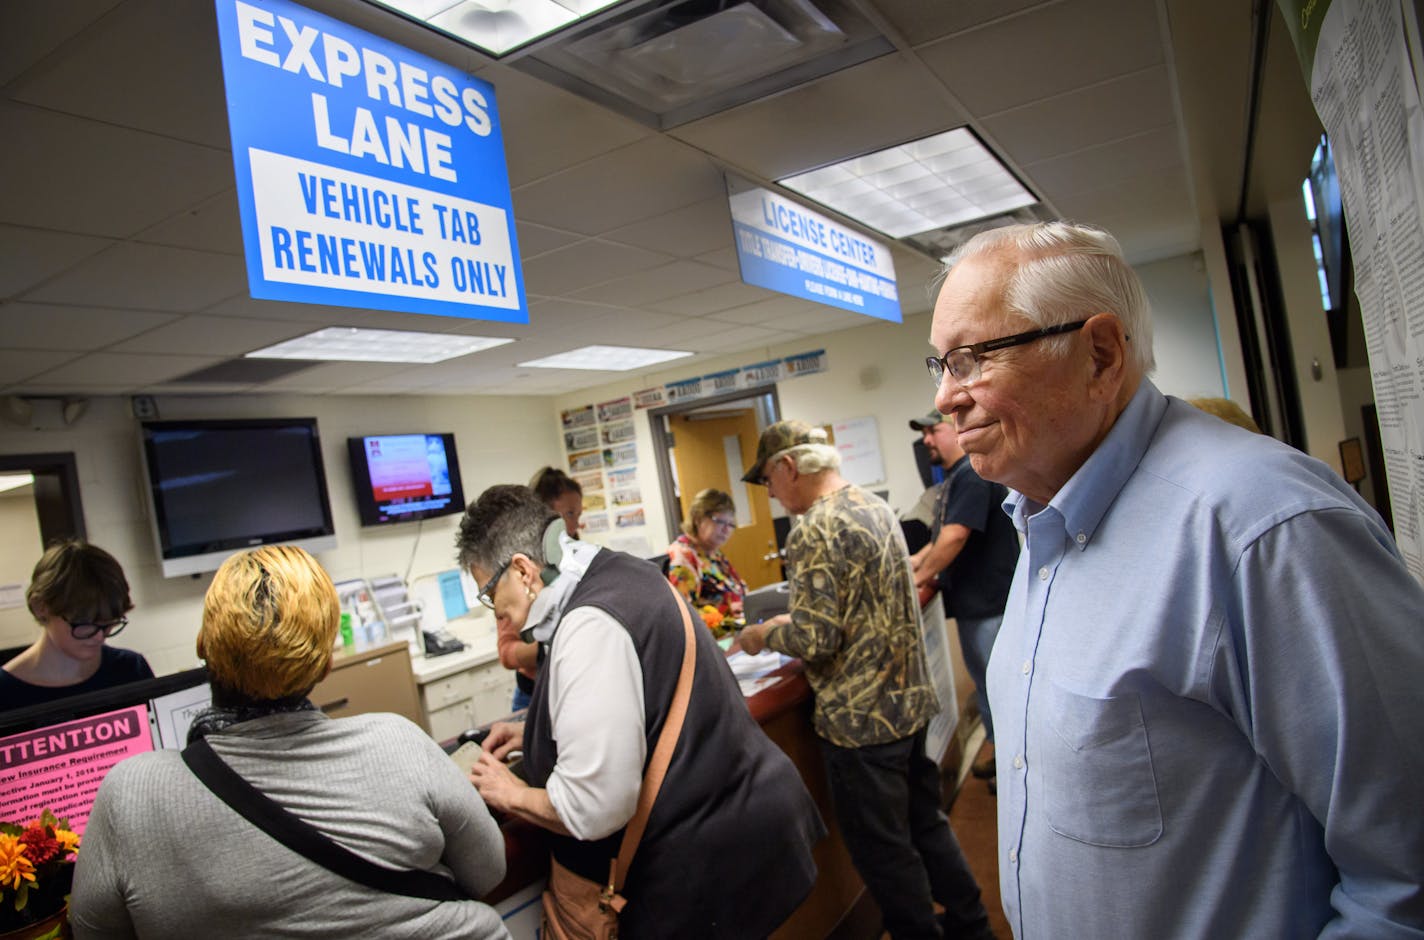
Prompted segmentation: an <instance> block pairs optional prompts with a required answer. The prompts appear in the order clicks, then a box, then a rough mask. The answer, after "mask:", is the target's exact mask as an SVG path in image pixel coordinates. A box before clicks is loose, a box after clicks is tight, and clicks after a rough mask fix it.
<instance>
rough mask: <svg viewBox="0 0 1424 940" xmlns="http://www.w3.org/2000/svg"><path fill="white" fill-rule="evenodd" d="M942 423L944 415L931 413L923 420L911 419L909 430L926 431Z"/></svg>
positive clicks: (936, 412)
mask: <svg viewBox="0 0 1424 940" xmlns="http://www.w3.org/2000/svg"><path fill="white" fill-rule="evenodd" d="M943 421H944V415H942V414H940V413H939V412H938V411H931V412H930V413H929V414H927V415H925V416H924V417H923V418H911V419H910V430H911V431H920V432H924V431H928V430H929V429H930V428H932V427H934V426H935V425H936V424H940V423H941V422H943Z"/></svg>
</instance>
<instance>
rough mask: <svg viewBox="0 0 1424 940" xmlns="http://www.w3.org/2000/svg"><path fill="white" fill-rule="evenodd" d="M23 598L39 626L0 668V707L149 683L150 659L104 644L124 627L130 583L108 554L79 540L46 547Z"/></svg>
mask: <svg viewBox="0 0 1424 940" xmlns="http://www.w3.org/2000/svg"><path fill="white" fill-rule="evenodd" d="M25 600H26V602H27V603H28V605H29V608H30V613H31V614H32V615H33V616H34V618H35V620H37V621H38V622H39V625H40V627H41V629H42V632H41V633H40V636H39V639H37V640H35V642H34V643H32V644H31V645H30V646H29V647H27V648H26V649H25V650H24V651H23V652H21V653H20V654H19V655H17V656H15V657H14V658H12V659H11V660H10V661H9V662H7V663H5V665H4V666H3V667H0V710H3V709H9V708H21V707H24V706H26V705H40V704H43V703H46V702H53V701H56V700H58V699H62V698H66V697H68V696H70V695H79V694H80V693H83V692H95V691H98V690H99V689H109V688H113V687H114V686H118V685H123V684H124V683H127V682H137V681H138V680H140V679H152V678H153V669H152V668H151V667H150V666H149V665H148V660H146V659H144V658H143V657H142V656H140V655H139V654H138V653H135V652H133V651H132V650H125V649H118V648H116V647H113V646H109V645H108V644H107V643H105V641H106V640H107V639H108V638H109V637H112V636H114V635H116V634H117V633H118V632H119V631H120V630H122V629H123V628H124V627H125V626H126V625H127V624H128V618H127V616H126V615H127V614H128V612H129V611H131V610H133V601H132V600H130V599H129V582H128V580H127V579H126V578H125V577H124V569H123V568H122V567H120V565H119V563H118V561H117V560H116V559H115V558H114V556H113V555H110V554H109V553H108V552H106V551H104V550H103V549H102V548H99V547H98V546H97V545H90V544H89V543H87V542H83V541H80V540H78V539H71V540H67V541H63V542H58V543H56V544H54V545H51V546H50V547H49V549H48V550H47V551H46V552H45V553H44V554H43V555H42V556H40V560H39V562H38V563H36V564H35V570H34V573H33V574H32V575H31V577H30V586H29V589H28V590H27V591H26V592H25Z"/></svg>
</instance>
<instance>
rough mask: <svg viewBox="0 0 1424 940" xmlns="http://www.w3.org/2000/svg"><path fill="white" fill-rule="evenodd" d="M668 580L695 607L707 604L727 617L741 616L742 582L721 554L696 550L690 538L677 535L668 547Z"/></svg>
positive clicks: (745, 586)
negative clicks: (708, 553)
mask: <svg viewBox="0 0 1424 940" xmlns="http://www.w3.org/2000/svg"><path fill="white" fill-rule="evenodd" d="M667 553H668V559H669V563H668V580H669V581H671V582H672V586H673V587H675V588H677V589H678V591H679V592H680V593H681V594H682V595H683V596H684V597H687V598H688V599H689V600H691V601H692V603H693V604H694V605H696V606H698V607H702V606H703V605H706V604H711V605H712V606H713V607H716V608H717V609H718V610H719V611H721V612H722V613H723V614H725V615H727V616H729V617H735V618H738V619H740V618H741V616H742V597H743V596H744V595H745V594H746V593H747V585H746V582H745V581H743V580H742V579H741V577H740V576H738V574H737V569H735V568H733V567H732V563H731V562H730V561H728V560H727V556H726V555H724V554H722V553H721V552H713V553H712V554H710V555H707V554H704V553H703V552H700V551H698V549H697V546H695V545H693V544H692V539H690V538H688V537H687V536H686V535H685V534H684V535H679V536H678V537H677V538H676V539H674V540H673V543H672V544H671V545H669V546H668V550H667Z"/></svg>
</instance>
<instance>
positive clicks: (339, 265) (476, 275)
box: [217, 0, 529, 323]
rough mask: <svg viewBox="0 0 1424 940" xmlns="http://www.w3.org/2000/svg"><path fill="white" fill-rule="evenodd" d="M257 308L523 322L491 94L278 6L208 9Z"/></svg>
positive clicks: (451, 71) (478, 84) (455, 73)
mask: <svg viewBox="0 0 1424 940" xmlns="http://www.w3.org/2000/svg"><path fill="white" fill-rule="evenodd" d="M217 18H218V33H219V40H220V44H221V49H222V60H223V76H224V80H225V82H226V85H227V98H228V124H229V127H230V130H231V135H232V158H233V168H234V170H235V171H236V174H237V191H238V202H239V207H240V210H241V214H242V234H243V243H244V247H245V250H246V255H247V272H248V282H249V286H250V290H251V293H252V296H253V297H258V298H263V299H267V300H289V301H300V302H304V303H320V304H330V305H335V306H348V307H365V308H371V309H379V310H401V311H407V312H410V313H426V314H435V315H439V316H453V317H468V318H476V319H484V320H498V321H503V322H512V323H527V322H529V316H528V308H527V306H526V304H525V300H524V282H523V277H522V274H521V271H520V266H519V248H518V245H517V244H516V241H515V231H514V212H513V208H512V205H511V201H510V194H509V173H508V170H507V169H506V166H505V160H504V145H503V140H502V138H501V135H500V123H499V115H498V111H497V109H496V107H495V96H494V89H493V88H492V87H491V86H490V85H489V83H487V82H484V81H481V80H480V79H478V78H475V77H473V76H470V75H466V74H464V73H462V72H460V71H459V70H458V69H455V68H453V67H451V66H448V65H446V64H444V63H442V62H438V61H436V60H435V59H431V58H429V57H427V56H423V55H420V54H418V53H415V52H412V51H411V50H409V49H405V48H402V47H400V46H398V45H396V44H394V43H392V42H389V41H387V40H385V39H382V38H380V37H379V36H374V35H372V34H370V33H367V32H365V31H363V30H359V29H356V28H354V27H352V26H349V25H347V24H345V23H341V22H339V21H337V20H333V19H331V18H330V17H327V16H323V15H321V14H319V13H316V12H313V11H311V10H308V9H306V8H305V7H301V6H298V5H297V4H295V3H290V2H287V0H251V2H245V0H217Z"/></svg>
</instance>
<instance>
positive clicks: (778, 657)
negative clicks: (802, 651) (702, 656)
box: [727, 650, 791, 680]
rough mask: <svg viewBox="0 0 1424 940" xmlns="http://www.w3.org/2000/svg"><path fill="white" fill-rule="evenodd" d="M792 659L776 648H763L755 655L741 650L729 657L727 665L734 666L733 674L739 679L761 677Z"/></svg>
mask: <svg viewBox="0 0 1424 940" xmlns="http://www.w3.org/2000/svg"><path fill="white" fill-rule="evenodd" d="M790 661H791V657H790V656H783V655H782V654H780V653H778V652H776V650H762V651H761V652H760V653H758V654H756V655H755V656H748V655H747V654H746V653H743V652H742V651H741V650H738V651H737V652H735V653H733V654H732V655H731V656H728V657H727V665H728V666H731V667H732V675H734V676H736V677H737V679H739V680H741V679H759V678H761V677H762V676H764V675H766V674H767V673H769V672H771V671H772V670H773V669H780V668H781V667H782V665H783V664H785V663H789V662H790Z"/></svg>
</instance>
